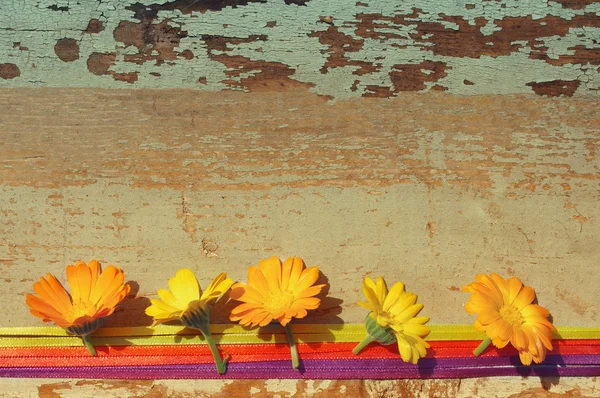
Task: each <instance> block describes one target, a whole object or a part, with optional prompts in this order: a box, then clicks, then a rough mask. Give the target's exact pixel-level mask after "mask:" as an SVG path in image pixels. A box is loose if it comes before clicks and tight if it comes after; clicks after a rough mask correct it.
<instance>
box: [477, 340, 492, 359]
mask: <svg viewBox="0 0 600 398" xmlns="http://www.w3.org/2000/svg"><path fill="white" fill-rule="evenodd" d="M491 342H492V339H490V338H489V337H486V338H485V339H484V340H483V341H482V342H481V344H479V345H478V346H477V348H475V350H473V355H475V356H476V357H478V356H479V355H480V354H481V353H482V352H483V350H485V349H486V348H487V346H489V345H490V343H491Z"/></svg>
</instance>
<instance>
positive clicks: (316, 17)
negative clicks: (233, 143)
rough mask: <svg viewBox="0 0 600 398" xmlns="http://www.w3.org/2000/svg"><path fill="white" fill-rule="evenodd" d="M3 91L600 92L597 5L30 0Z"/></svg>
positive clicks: (5, 39) (16, 15)
mask: <svg viewBox="0 0 600 398" xmlns="http://www.w3.org/2000/svg"><path fill="white" fill-rule="evenodd" d="M14 7H15V6H12V5H8V4H7V5H5V6H3V7H1V8H0V26H1V27H2V28H1V29H0V62H1V65H0V86H5V87H39V86H50V87H103V88H117V87H119V88H129V87H139V88H158V87H160V88H169V87H179V88H183V87H187V88H194V89H198V90H209V91H219V90H242V91H261V90H263V91H264V90H280V91H281V90H289V89H304V90H308V91H310V92H313V93H317V94H319V95H323V96H326V97H328V98H348V97H360V96H362V97H392V96H399V95H402V93H403V92H406V91H430V90H441V91H448V92H449V93H452V94H460V95H476V94H516V93H530V94H537V95H543V96H590V95H591V96H596V95H597V94H598V92H599V89H600V44H599V42H600V17H599V16H598V13H599V12H600V3H599V2H594V1H588V2H582V1H577V2H573V1H548V2H525V3H524V2H522V1H521V2H518V1H512V0H502V1H494V2H490V1H468V0H467V1H456V2H454V1H453V2H447V1H434V2H428V3H427V4H423V2H417V1H406V2H402V4H395V3H394V2H390V1H386V0H379V1H369V2H356V3H350V4H344V5H342V4H340V3H339V2H332V1H325V0H311V1H287V0H286V1H284V0H228V1H197V0H172V1H157V0H144V1H139V0H98V1H96V2H79V3H76V2H72V1H67V0H64V1H61V0H42V1H33V0H27V1H25V2H24V4H23V5H19V11H18V12H15V11H16V10H15V9H14Z"/></svg>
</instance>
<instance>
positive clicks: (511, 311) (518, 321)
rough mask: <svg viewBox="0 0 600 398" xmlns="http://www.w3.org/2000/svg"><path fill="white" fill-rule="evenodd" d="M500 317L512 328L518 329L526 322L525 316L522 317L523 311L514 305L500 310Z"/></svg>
mask: <svg viewBox="0 0 600 398" xmlns="http://www.w3.org/2000/svg"><path fill="white" fill-rule="evenodd" d="M500 316H501V317H502V319H504V320H505V321H506V322H508V323H509V324H510V325H511V326H516V327H518V326H521V325H522V324H523V323H524V322H525V319H523V315H521V311H519V309H518V308H517V307H515V306H514V305H505V306H503V307H502V308H500Z"/></svg>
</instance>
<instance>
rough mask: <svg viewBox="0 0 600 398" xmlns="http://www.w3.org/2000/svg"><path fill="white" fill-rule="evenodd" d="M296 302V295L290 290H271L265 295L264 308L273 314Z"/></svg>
mask: <svg viewBox="0 0 600 398" xmlns="http://www.w3.org/2000/svg"><path fill="white" fill-rule="evenodd" d="M293 302H294V295H293V294H292V293H290V292H289V291H287V290H285V291H283V290H279V291H275V292H269V294H268V295H267V296H266V297H265V301H264V304H263V306H264V308H265V310H267V311H269V312H270V313H271V314H276V313H279V312H282V311H285V310H286V309H288V308H290V307H291V306H292V303H293Z"/></svg>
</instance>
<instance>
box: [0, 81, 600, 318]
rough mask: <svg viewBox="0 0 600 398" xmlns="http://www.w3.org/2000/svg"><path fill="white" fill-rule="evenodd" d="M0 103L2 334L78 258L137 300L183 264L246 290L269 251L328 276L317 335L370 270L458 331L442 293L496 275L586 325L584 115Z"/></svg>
mask: <svg viewBox="0 0 600 398" xmlns="http://www.w3.org/2000/svg"><path fill="white" fill-rule="evenodd" d="M0 106H1V109H2V120H1V127H0V129H1V133H2V136H3V137H7V138H9V139H7V140H6V141H5V143H4V145H3V147H2V149H1V152H0V159H2V165H3V167H2V168H0V180H1V181H2V182H3V186H2V191H1V195H2V202H1V203H2V205H1V212H0V220H1V224H0V226H1V228H2V230H1V232H2V233H1V235H0V236H1V237H2V245H1V246H0V250H1V252H0V261H2V264H3V266H2V268H1V270H0V277H2V278H4V280H5V281H6V282H9V285H8V286H9V291H10V293H11V294H9V295H3V296H2V297H1V298H0V303H1V304H2V305H0V309H1V311H2V315H3V316H2V317H1V318H0V319H2V324H3V326H8V325H13V324H15V325H35V324H38V320H37V319H35V318H33V317H31V316H30V315H29V314H28V313H27V309H26V306H25V303H24V301H22V300H19V301H18V302H17V303H14V296H15V295H21V296H22V295H24V294H25V292H27V291H29V290H30V288H31V283H32V280H33V278H35V275H38V274H40V275H41V274H43V273H45V272H47V271H52V272H55V273H58V274H62V273H63V271H62V270H63V267H64V265H65V264H67V263H71V262H72V261H75V260H78V259H91V258H98V259H100V260H101V261H103V262H111V263H116V264H118V265H119V266H121V267H124V268H125V270H126V275H127V277H128V278H131V279H132V280H134V281H138V282H139V284H140V290H139V292H137V294H138V296H139V297H147V296H149V295H152V294H154V292H155V291H156V289H157V288H159V287H162V286H164V285H165V275H170V274H174V272H175V270H176V269H178V268H180V267H182V266H189V267H191V268H192V269H194V270H195V271H197V272H198V273H199V274H200V275H201V276H202V277H203V280H202V282H203V283H204V284H206V283H207V281H208V280H210V279H211V278H212V272H214V270H217V269H218V270H222V271H226V272H227V273H228V274H230V275H231V276H232V277H233V278H234V279H238V280H245V277H246V269H247V267H248V266H249V265H252V264H256V263H258V261H259V260H261V259H262V258H265V257H268V256H271V255H279V256H281V257H286V256H291V255H295V256H301V257H303V258H304V259H305V260H306V262H307V264H309V265H318V266H320V267H321V269H322V271H323V273H324V275H325V276H326V277H328V278H329V279H330V284H331V290H330V292H329V293H330V295H331V296H332V301H331V303H330V304H331V306H330V307H327V306H326V307H325V308H323V309H321V310H320V311H319V312H318V314H317V316H316V318H313V319H312V320H313V321H318V322H340V321H341V320H343V321H345V322H361V321H362V320H363V318H364V311H363V310H362V309H361V308H360V307H358V306H356V304H355V302H356V301H358V300H360V299H361V297H362V293H361V290H360V286H361V280H362V278H363V277H364V276H366V275H371V276H377V275H383V276H385V277H387V278H388V279H389V280H390V281H392V280H395V279H399V280H403V281H404V282H405V283H406V285H407V287H408V289H409V290H412V291H416V292H417V293H418V294H419V296H420V300H421V301H422V302H423V303H424V304H425V306H426V311H425V312H426V313H427V315H429V316H431V317H432V322H434V323H468V322H471V321H472V319H471V317H470V316H468V315H467V314H466V313H465V312H464V310H463V308H462V304H463V303H464V302H465V300H466V296H465V294H464V293H462V292H460V291H459V289H458V288H459V287H460V286H463V285H464V284H466V283H468V282H469V281H470V280H471V279H472V278H473V277H474V275H475V274H476V273H479V272H491V271H496V272H501V273H502V274H504V275H506V276H509V275H518V276H520V277H521V278H523V280H524V281H525V282H526V283H527V284H533V285H534V286H535V288H536V290H537V292H538V297H539V300H540V302H541V303H543V304H544V305H545V306H547V307H548V308H550V310H551V311H552V314H553V317H554V321H555V323H556V324H558V325H585V326H594V325H597V322H598V320H597V313H598V310H599V309H600V308H599V306H598V304H597V300H595V295H596V286H597V285H598V282H600V279H599V278H600V276H599V275H598V273H597V272H595V270H597V266H598V259H599V258H600V252H599V250H600V249H599V246H598V245H597V240H598V236H600V227H599V223H598V221H599V214H598V211H599V210H598V209H599V207H598V200H599V198H600V196H599V195H600V174H599V173H598V172H599V170H598V168H599V167H600V163H599V162H598V158H597V151H598V146H599V144H600V129H599V127H598V126H600V123H598V122H599V118H600V114H599V113H598V112H597V109H598V108H597V103H596V102H594V101H588V100H576V99H544V100H543V99H537V98H536V97H532V96H478V97H455V96H451V95H447V94H429V95H427V96H422V95H419V94H412V95H406V96H403V97H402V98H397V99H394V100H388V99H369V100H365V99H357V100H348V101H338V102H336V103H328V102H327V101H326V100H324V99H322V98H320V97H319V96H315V95H310V94H308V93H306V92H304V91H299V92H297V93H296V94H294V93H289V92H288V93H285V94H277V93H264V94H257V93H255V94H243V93H210V94H209V93H202V92H198V91H187V90H176V91H165V90H161V91H153V90H150V91H132V90H126V91H110V90H108V91H107V90H89V89H88V90H68V89H11V90H4V91H2V92H0ZM156 270H160V272H156ZM33 271H34V272H33ZM209 271H210V272H209ZM333 298H334V299H333ZM11 303H12V305H10V304H11ZM334 304H335V305H334ZM140 305H141V304H140ZM15 309H17V310H16V311H15ZM131 310H132V311H137V310H139V308H138V306H137V305H133V306H132V309H131ZM342 311H343V312H342ZM138 312H139V311H138ZM340 314H341V315H340ZM121 316H122V317H119V316H117V317H116V318H114V321H115V322H121V323H122V322H129V323H131V322H135V319H138V322H147V319H145V318H144V317H143V315H142V319H139V318H140V314H139V313H138V315H137V316H132V314H131V313H129V312H128V311H126V312H125V313H121ZM340 318H341V319H340Z"/></svg>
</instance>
